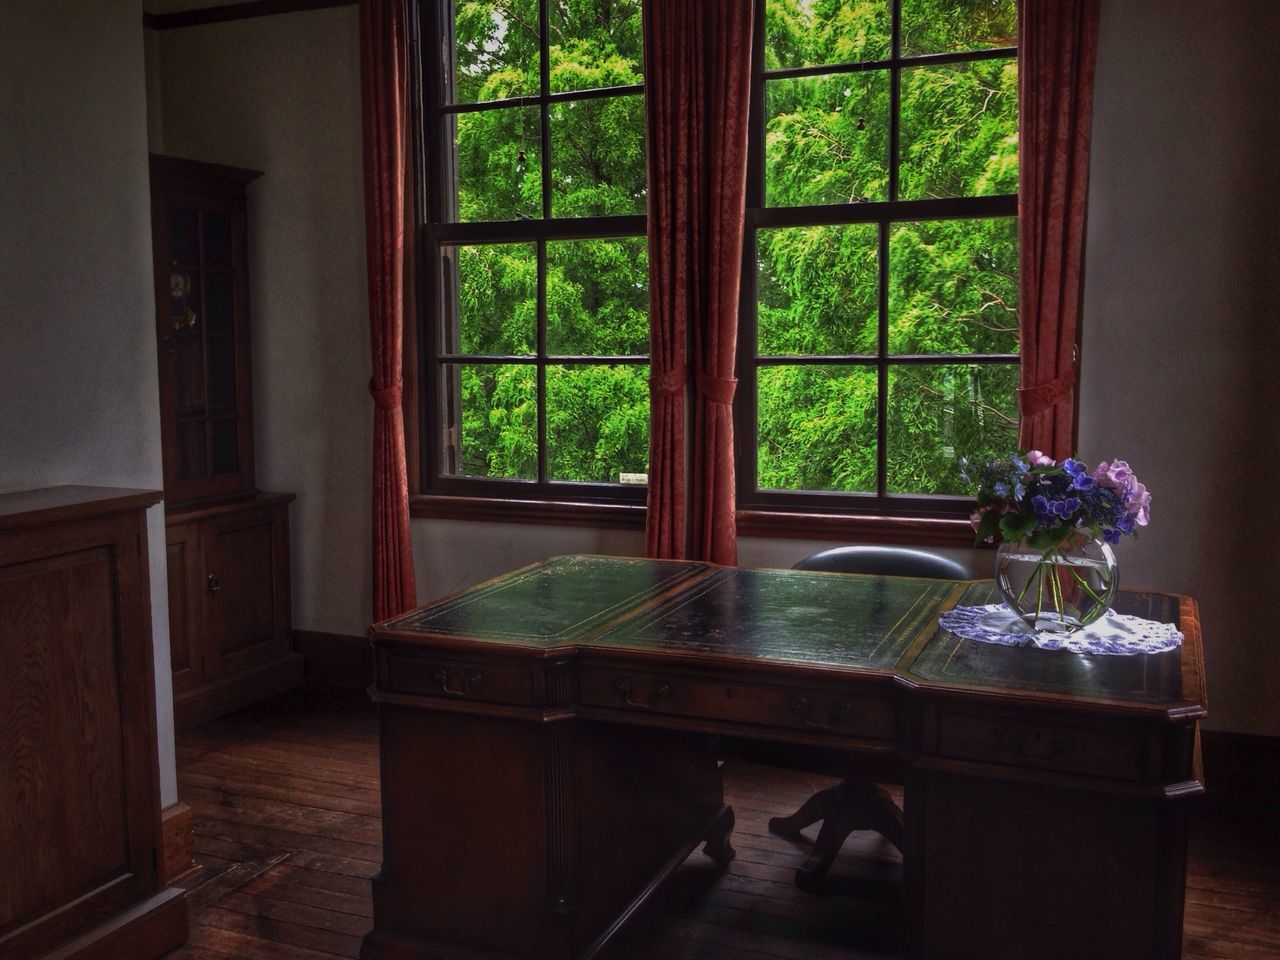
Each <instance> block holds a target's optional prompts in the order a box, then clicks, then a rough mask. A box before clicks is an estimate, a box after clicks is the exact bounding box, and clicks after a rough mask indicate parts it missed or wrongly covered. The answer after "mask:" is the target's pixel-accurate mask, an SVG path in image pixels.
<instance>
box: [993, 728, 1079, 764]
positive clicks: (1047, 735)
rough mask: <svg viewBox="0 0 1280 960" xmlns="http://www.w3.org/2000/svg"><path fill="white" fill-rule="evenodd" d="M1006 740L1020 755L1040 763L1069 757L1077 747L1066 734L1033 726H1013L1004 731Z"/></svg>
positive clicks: (1007, 744)
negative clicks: (1037, 728)
mask: <svg viewBox="0 0 1280 960" xmlns="http://www.w3.org/2000/svg"><path fill="white" fill-rule="evenodd" d="M1004 742H1005V745H1006V746H1007V747H1009V749H1011V750H1014V751H1016V752H1017V753H1018V754H1019V755H1020V756H1023V757H1026V758H1027V759H1028V760H1036V761H1039V762H1040V763H1053V762H1054V761H1055V760H1061V759H1062V758H1063V757H1069V756H1071V753H1072V751H1073V750H1074V749H1075V744H1073V743H1072V741H1071V738H1070V737H1069V736H1067V735H1066V734H1064V733H1056V732H1053V731H1049V730H1036V729H1033V728H1025V729H1023V728H1019V727H1011V728H1009V729H1007V730H1005V732H1004Z"/></svg>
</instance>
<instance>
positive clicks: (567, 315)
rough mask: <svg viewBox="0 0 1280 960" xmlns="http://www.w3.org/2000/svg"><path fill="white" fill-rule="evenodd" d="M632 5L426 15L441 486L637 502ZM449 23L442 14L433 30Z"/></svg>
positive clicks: (640, 123)
mask: <svg viewBox="0 0 1280 960" xmlns="http://www.w3.org/2000/svg"><path fill="white" fill-rule="evenodd" d="M640 12H641V7H640V0H542V2H539V0H454V2H453V3H442V4H439V5H433V4H423V5H421V7H420V15H421V17H422V18H423V19H422V22H421V24H420V27H421V29H422V31H423V38H422V39H423V43H422V49H423V51H424V56H426V57H430V56H431V54H430V51H438V50H444V51H452V60H450V59H449V58H448V57H441V58H437V59H436V60H435V61H434V62H432V61H430V60H428V61H425V62H424V67H425V69H424V71H423V83H422V92H423V121H424V122H423V138H424V156H425V165H426V167H427V170H426V176H427V182H428V183H429V184H431V187H432V189H428V190H427V191H426V192H425V194H426V195H425V199H426V204H425V207H426V208H425V210H424V214H425V216H424V223H423V228H422V236H423V251H424V261H425V263H426V266H427V271H426V274H425V279H426V282H425V284H424V288H425V289H424V291H423V293H424V296H423V307H424V316H425V323H424V331H425V334H424V337H423V340H424V344H423V362H424V363H425V364H426V365H427V371H428V373H427V376H426V377H425V378H424V382H425V383H426V384H427V385H428V388H429V389H428V390H427V391H426V396H425V398H424V407H425V414H426V416H425V422H426V424H427V427H426V429H425V430H424V434H423V435H424V438H425V440H426V443H424V447H425V449H424V451H423V460H424V467H425V477H426V485H427V486H429V487H430V488H431V489H432V490H433V491H437V492H450V493H466V494H473V495H480V496H506V495H517V496H521V497H529V496H533V497H537V498H555V497H557V496H562V495H563V496H571V497H574V498H579V497H584V496H585V497H588V498H593V499H622V500H635V499H639V498H642V497H643V482H644V477H645V473H646V470H647V458H648V400H649V394H648V359H649V358H648V270H647V241H646V239H645V216H644V211H645V203H646V194H645V191H646V181H645V158H644V98H643V85H642V81H643V77H642V73H641V65H642V59H641V46H642V44H641V22H640ZM433 15H438V16H439V19H438V20H437V19H433Z"/></svg>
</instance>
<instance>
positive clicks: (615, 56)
mask: <svg viewBox="0 0 1280 960" xmlns="http://www.w3.org/2000/svg"><path fill="white" fill-rule="evenodd" d="M547 23H548V27H549V28H550V31H551V48H550V51H549V52H550V54H551V92H552V93H562V92H565V91H570V90H595V89H598V88H600V87H620V86H626V85H628V84H633V83H641V82H643V76H642V74H641V72H640V71H641V66H642V64H643V62H644V57H643V37H642V31H641V27H640V0H558V2H554V3H552V4H551V5H550V7H549V8H548V10H547Z"/></svg>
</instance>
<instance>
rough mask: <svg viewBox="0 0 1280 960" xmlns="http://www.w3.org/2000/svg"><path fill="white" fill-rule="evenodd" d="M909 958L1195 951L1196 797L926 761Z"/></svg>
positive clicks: (914, 791)
mask: <svg viewBox="0 0 1280 960" xmlns="http://www.w3.org/2000/svg"><path fill="white" fill-rule="evenodd" d="M906 797H907V803H906V816H907V831H906V832H907V840H908V850H907V854H906V857H907V864H906V870H905V871H904V877H905V878H906V884H907V891H906V894H907V898H908V908H907V911H906V913H907V916H908V917H910V918H912V919H911V920H910V921H909V922H908V923H907V925H906V929H905V931H904V934H905V940H906V942H905V946H906V951H905V953H906V956H908V957H919V958H926V957H947V958H949V960H987V958H991V957H1001V956H1005V957H1014V956H1017V957H1045V958H1052V957H1063V958H1066V957H1090V956H1106V957H1150V958H1156V957H1160V958H1168V960H1174V958H1177V957H1179V956H1180V955H1181V942H1182V900H1183V883H1184V881H1183V878H1184V876H1185V871H1186V838H1185V831H1186V803H1187V801H1186V799H1185V798H1179V797H1163V796H1162V797H1159V798H1153V797H1150V796H1140V795H1133V794H1126V793H1122V792H1119V791H1096V790H1090V789H1071V788H1068V787H1064V786H1058V785H1053V786H1050V785H1049V784H1046V783H1039V784H1037V783H1028V782H1025V781H1024V782H1016V781H1014V780H1006V779H999V778H988V777H985V776H984V777H976V776H967V775H955V774H951V773H941V772H933V771H928V770H916V771H914V772H912V773H909V774H908V776H907V785H906Z"/></svg>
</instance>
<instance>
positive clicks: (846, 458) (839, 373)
mask: <svg viewBox="0 0 1280 960" xmlns="http://www.w3.org/2000/svg"><path fill="white" fill-rule="evenodd" d="M758 378H759V379H758V391H757V392H758V401H757V402H758V407H759V436H758V438H757V443H758V453H757V470H758V480H757V482H758V485H759V487H760V489H762V490H838V491H844V492H850V493H854V492H860V493H866V492H874V491H875V489H876V372H875V369H874V368H872V367H846V366H816V365H815V366H798V365H797V366H777V367H773V366H770V367H761V368H760V370H759V375H758Z"/></svg>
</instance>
